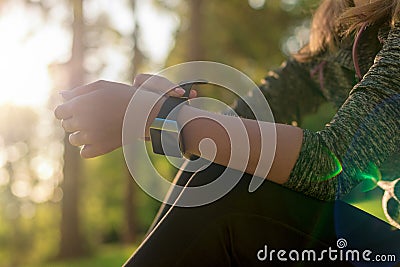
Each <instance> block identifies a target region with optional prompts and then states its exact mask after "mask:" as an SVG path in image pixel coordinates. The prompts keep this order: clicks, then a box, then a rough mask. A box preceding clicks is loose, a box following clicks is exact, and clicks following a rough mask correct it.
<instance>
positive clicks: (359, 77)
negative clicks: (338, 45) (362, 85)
mask: <svg viewBox="0 0 400 267" xmlns="http://www.w3.org/2000/svg"><path fill="white" fill-rule="evenodd" d="M367 25H368V22H364V24H363V25H362V26H361V28H360V30H359V31H358V32H357V35H356V38H355V39H354V44H353V63H354V69H355V71H356V74H357V77H358V79H360V80H361V78H362V75H361V70H360V65H359V63H358V53H357V48H358V43H359V42H360V39H361V35H362V33H363V32H364V31H365V29H366V28H367Z"/></svg>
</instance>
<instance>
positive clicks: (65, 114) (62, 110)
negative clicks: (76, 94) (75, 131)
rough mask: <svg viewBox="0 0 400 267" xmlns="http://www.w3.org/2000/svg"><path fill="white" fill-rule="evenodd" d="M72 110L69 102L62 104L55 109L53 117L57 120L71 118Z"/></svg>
mask: <svg viewBox="0 0 400 267" xmlns="http://www.w3.org/2000/svg"><path fill="white" fill-rule="evenodd" d="M72 109H73V108H72V104H71V103H70V102H67V103H64V104H62V105H59V106H58V107H56V109H55V110H54V116H55V117H56V118H57V119H59V120H61V119H68V118H71V117H72V114H73V113H72Z"/></svg>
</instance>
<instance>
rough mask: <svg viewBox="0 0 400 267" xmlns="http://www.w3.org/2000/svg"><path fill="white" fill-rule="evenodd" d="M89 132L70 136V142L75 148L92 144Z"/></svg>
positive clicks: (75, 133) (80, 132)
mask: <svg viewBox="0 0 400 267" xmlns="http://www.w3.org/2000/svg"><path fill="white" fill-rule="evenodd" d="M90 141H91V140H90V139H89V138H88V134H87V132H83V131H79V132H74V133H72V134H70V135H69V142H70V144H71V145H73V146H82V145H87V144H90Z"/></svg>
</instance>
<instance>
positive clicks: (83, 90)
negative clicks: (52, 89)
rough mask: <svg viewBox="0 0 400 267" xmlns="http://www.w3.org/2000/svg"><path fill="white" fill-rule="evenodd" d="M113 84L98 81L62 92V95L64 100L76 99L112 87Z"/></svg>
mask: <svg viewBox="0 0 400 267" xmlns="http://www.w3.org/2000/svg"><path fill="white" fill-rule="evenodd" d="M111 83H112V82H108V81H104V80H98V81H95V82H92V83H89V84H86V85H82V86H78V87H75V88H73V89H71V90H65V91H60V95H61V96H62V97H63V98H64V100H71V99H72V98H74V97H77V96H81V95H85V94H88V93H91V92H93V91H96V90H98V89H100V88H104V87H106V86H110V84H111Z"/></svg>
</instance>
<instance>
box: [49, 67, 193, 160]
mask: <svg viewBox="0 0 400 267" xmlns="http://www.w3.org/2000/svg"><path fill="white" fill-rule="evenodd" d="M150 78H151V79H150ZM174 87H176V85H174V84H173V83H172V82H170V81H169V80H167V79H165V78H162V77H159V76H152V75H147V74H141V75H138V76H137V77H136V79H135V82H134V84H133V86H129V85H126V84H121V83H115V82H108V81H97V82H94V83H91V84H88V85H85V86H81V87H77V88H75V89H73V90H69V91H62V92H61V95H62V96H63V98H64V99H65V100H66V102H65V103H64V104H62V105H60V106H58V107H57V108H56V110H55V116H56V117H57V118H58V119H60V120H62V127H63V128H64V130H65V131H66V132H69V133H71V134H70V135H69V142H70V143H71V144H72V145H74V146H82V149H81V156H82V157H83V158H92V157H96V156H100V155H103V154H106V153H108V152H111V151H113V150H114V149H116V148H118V147H120V146H121V144H122V124H123V119H124V115H125V111H126V109H127V106H128V104H129V101H130V99H131V98H132V96H133V94H134V93H135V91H136V90H137V89H140V90H145V91H150V92H153V93H154V92H155V93H158V94H159V95H164V94H167V95H169V96H174V97H180V96H182V95H183V94H184V93H185V91H184V90H183V89H182V88H179V87H178V88H175V89H173V90H171V88H174ZM195 96H196V92H195V91H194V90H192V91H191V93H190V97H195Z"/></svg>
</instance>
